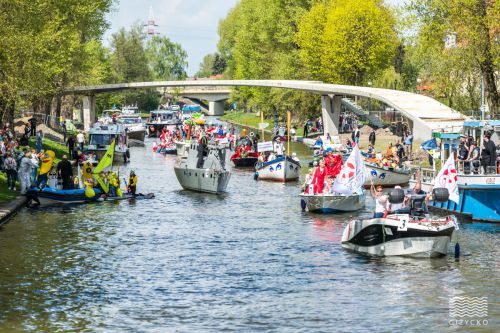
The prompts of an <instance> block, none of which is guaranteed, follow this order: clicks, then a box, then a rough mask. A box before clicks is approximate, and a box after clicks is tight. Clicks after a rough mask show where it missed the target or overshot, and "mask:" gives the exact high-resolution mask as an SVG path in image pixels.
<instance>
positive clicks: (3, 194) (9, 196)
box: [0, 172, 19, 203]
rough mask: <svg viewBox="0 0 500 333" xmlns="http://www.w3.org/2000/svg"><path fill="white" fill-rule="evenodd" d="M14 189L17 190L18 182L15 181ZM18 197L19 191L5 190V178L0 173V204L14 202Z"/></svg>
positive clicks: (3, 174)
mask: <svg viewBox="0 0 500 333" xmlns="http://www.w3.org/2000/svg"><path fill="white" fill-rule="evenodd" d="M16 188H19V181H16ZM18 195H19V191H18V190H17V189H16V191H11V190H9V189H8V188H7V176H6V174H5V173H3V172H0V203H2V202H8V201H11V200H14V199H15V198H17V196H18Z"/></svg>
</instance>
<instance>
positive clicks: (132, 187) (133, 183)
mask: <svg viewBox="0 0 500 333" xmlns="http://www.w3.org/2000/svg"><path fill="white" fill-rule="evenodd" d="M136 187H137V176H136V174H135V172H134V170H132V171H130V176H129V177H128V193H130V194H132V195H135V191H136Z"/></svg>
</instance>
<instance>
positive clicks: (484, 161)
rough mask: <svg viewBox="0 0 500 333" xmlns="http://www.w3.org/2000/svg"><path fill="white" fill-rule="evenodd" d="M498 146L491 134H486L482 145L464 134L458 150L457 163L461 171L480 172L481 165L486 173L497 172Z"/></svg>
mask: <svg viewBox="0 0 500 333" xmlns="http://www.w3.org/2000/svg"><path fill="white" fill-rule="evenodd" d="M497 160H498V156H497V148H496V146H495V143H494V142H493V141H492V140H491V135H489V134H486V135H485V136H484V141H483V144H482V145H481V147H479V146H478V144H477V141H476V140H475V139H474V138H473V137H471V136H469V137H467V136H465V135H462V136H461V137H460V144H459V146H458V150H457V158H456V161H457V164H458V168H459V170H460V171H463V172H464V173H467V174H468V173H471V172H472V173H474V174H478V173H479V172H480V166H481V165H482V166H483V171H484V173H496V172H497Z"/></svg>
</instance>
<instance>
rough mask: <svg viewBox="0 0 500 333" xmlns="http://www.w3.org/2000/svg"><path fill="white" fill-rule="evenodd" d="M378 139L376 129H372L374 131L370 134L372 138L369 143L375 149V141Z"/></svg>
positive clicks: (369, 137) (369, 138)
mask: <svg viewBox="0 0 500 333" xmlns="http://www.w3.org/2000/svg"><path fill="white" fill-rule="evenodd" d="M376 139H377V135H376V134H375V129H373V128H372V131H371V132H370V136H368V141H369V142H370V144H371V145H372V147H375V140H376Z"/></svg>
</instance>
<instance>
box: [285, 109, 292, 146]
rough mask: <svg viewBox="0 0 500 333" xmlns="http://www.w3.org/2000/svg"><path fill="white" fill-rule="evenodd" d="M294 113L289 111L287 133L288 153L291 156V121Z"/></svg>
mask: <svg viewBox="0 0 500 333" xmlns="http://www.w3.org/2000/svg"><path fill="white" fill-rule="evenodd" d="M291 118H292V113H291V112H290V111H287V124H286V126H287V134H288V144H287V155H288V156H290V123H291Z"/></svg>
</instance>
